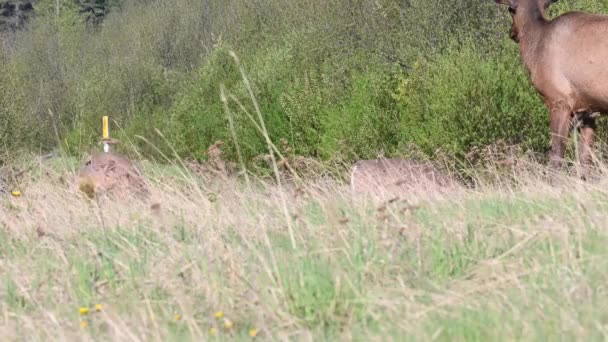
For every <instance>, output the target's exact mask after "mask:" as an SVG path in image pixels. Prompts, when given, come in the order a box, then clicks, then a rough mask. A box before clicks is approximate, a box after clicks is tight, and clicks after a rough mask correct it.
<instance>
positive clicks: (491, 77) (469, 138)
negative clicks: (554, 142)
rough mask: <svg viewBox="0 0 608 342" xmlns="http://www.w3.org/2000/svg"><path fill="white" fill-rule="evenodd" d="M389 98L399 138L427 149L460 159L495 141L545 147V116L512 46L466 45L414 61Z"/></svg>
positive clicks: (533, 148)
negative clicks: (488, 49) (397, 113)
mask: <svg viewBox="0 0 608 342" xmlns="http://www.w3.org/2000/svg"><path fill="white" fill-rule="evenodd" d="M505 44H508V43H507V42H505ZM395 98H396V100H397V101H398V103H399V105H400V108H401V110H402V133H403V138H404V141H406V142H413V143H415V144H417V145H418V146H420V147H421V148H423V150H425V151H426V152H428V153H433V152H435V151H436V150H437V149H441V150H443V151H446V152H449V153H454V154H456V155H458V156H461V157H462V156H463V155H464V154H465V153H466V152H468V151H469V150H470V149H471V148H472V147H475V146H477V147H483V146H486V145H489V144H492V143H494V142H496V141H497V140H501V139H502V140H505V141H508V142H511V143H522V144H523V145H524V146H525V147H526V148H530V149H532V150H537V151H542V150H544V149H545V148H546V146H548V141H549V140H548V139H549V135H548V115H547V113H546V110H545V108H544V106H543V104H542V102H541V101H540V99H539V97H538V95H537V94H536V92H535V90H534V88H533V87H532V85H531V83H530V81H529V78H528V76H527V74H526V72H525V69H524V68H523V67H522V66H521V64H520V62H519V57H518V55H517V51H516V49H515V47H514V46H513V45H506V47H505V49H504V50H502V51H499V52H497V53H494V54H484V53H480V52H479V51H478V50H477V49H476V47H475V46H474V45H472V44H467V45H464V46H461V47H454V48H452V49H450V50H449V51H448V52H446V53H445V54H442V55H440V56H438V57H437V58H435V59H433V60H430V61H420V62H419V63H417V64H416V65H415V67H414V70H413V71H412V72H411V73H410V74H408V75H404V76H403V77H402V79H401V82H400V85H399V87H398V88H397V92H396V94H395Z"/></svg>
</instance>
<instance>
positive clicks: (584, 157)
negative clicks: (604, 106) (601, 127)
mask: <svg viewBox="0 0 608 342" xmlns="http://www.w3.org/2000/svg"><path fill="white" fill-rule="evenodd" d="M588 114H591V113H585V114H584V115H583V117H581V118H580V119H579V120H580V124H581V126H580V129H579V132H580V138H579V141H578V162H579V163H581V165H584V166H587V165H589V164H591V161H592V158H591V157H592V151H591V149H592V147H593V138H594V136H595V128H596V125H595V118H594V117H591V115H588Z"/></svg>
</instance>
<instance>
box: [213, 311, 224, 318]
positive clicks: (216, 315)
mask: <svg viewBox="0 0 608 342" xmlns="http://www.w3.org/2000/svg"><path fill="white" fill-rule="evenodd" d="M222 317H224V313H223V312H222V311H218V312H216V313H215V318H217V319H220V318H222Z"/></svg>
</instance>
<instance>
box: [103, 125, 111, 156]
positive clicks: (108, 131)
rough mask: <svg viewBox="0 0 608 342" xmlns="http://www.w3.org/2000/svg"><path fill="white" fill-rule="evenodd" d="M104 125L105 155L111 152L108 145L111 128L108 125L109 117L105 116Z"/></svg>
mask: <svg viewBox="0 0 608 342" xmlns="http://www.w3.org/2000/svg"><path fill="white" fill-rule="evenodd" d="M102 123H103V151H104V152H105V153H108V152H110V144H109V143H108V142H109V140H110V126H109V124H108V117H107V116H104V117H103V119H102Z"/></svg>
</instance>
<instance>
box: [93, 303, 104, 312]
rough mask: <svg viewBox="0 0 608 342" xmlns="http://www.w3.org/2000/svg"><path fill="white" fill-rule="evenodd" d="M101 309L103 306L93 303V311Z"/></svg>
mask: <svg viewBox="0 0 608 342" xmlns="http://www.w3.org/2000/svg"><path fill="white" fill-rule="evenodd" d="M101 309H103V306H101V304H95V311H97V312H100V311H101Z"/></svg>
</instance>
